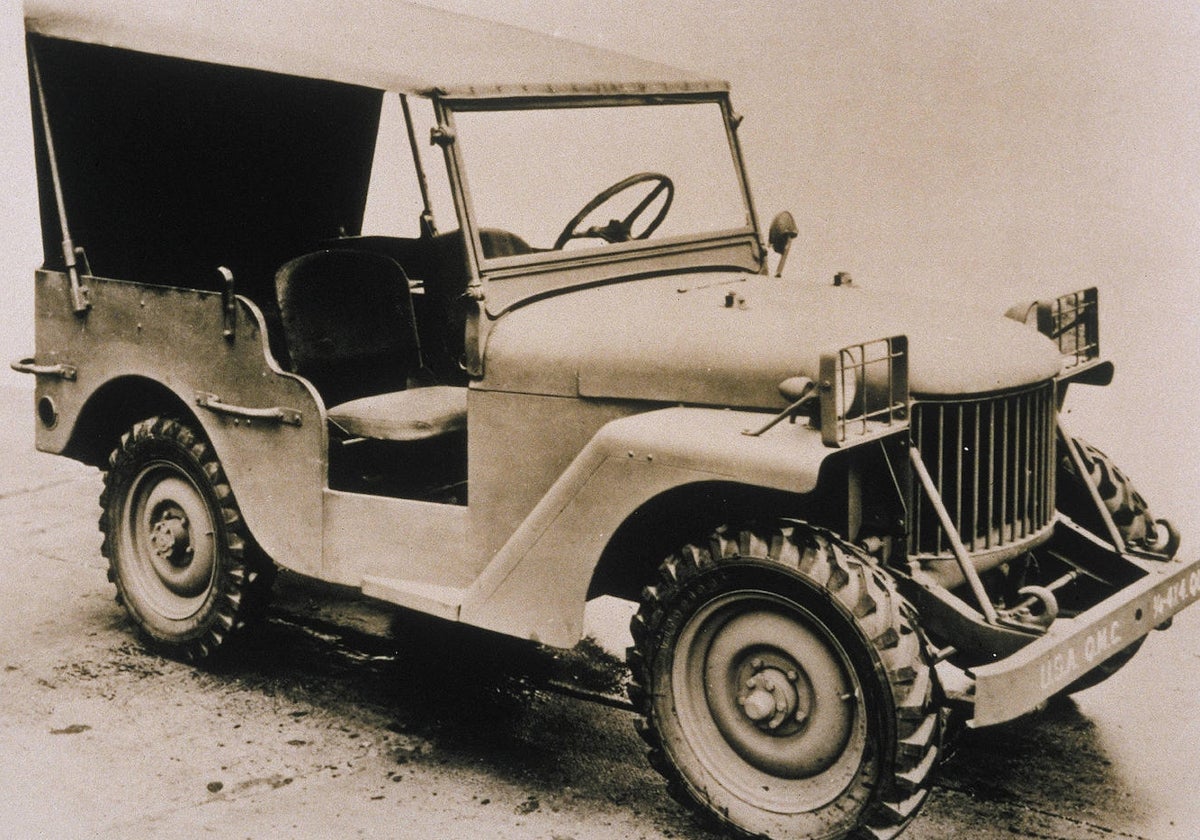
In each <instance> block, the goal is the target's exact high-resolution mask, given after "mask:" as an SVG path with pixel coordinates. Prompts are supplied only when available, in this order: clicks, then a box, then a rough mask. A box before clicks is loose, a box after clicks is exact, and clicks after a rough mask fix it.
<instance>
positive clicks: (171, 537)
mask: <svg viewBox="0 0 1200 840" xmlns="http://www.w3.org/2000/svg"><path fill="white" fill-rule="evenodd" d="M150 548H151V550H152V551H153V552H154V554H155V556H156V557H158V559H159V560H162V561H163V562H166V563H170V564H171V565H172V566H186V565H187V564H188V563H190V562H191V560H192V555H193V553H194V551H193V549H192V538H191V533H190V531H189V529H188V520H187V517H186V516H185V515H184V514H183V511H180V510H167V511H165V512H164V513H163V514H162V518H160V519H159V520H158V521H157V522H155V523H154V524H153V525H152V526H151V528H150Z"/></svg>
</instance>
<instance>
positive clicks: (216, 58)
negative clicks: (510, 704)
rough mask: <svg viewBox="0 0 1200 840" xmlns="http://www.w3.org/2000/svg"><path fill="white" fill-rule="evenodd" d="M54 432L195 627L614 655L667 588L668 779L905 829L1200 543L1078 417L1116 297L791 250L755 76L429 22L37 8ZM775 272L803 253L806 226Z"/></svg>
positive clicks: (1091, 666)
mask: <svg viewBox="0 0 1200 840" xmlns="http://www.w3.org/2000/svg"><path fill="white" fill-rule="evenodd" d="M26 28H27V33H28V35H27V38H28V54H29V69H30V87H31V93H32V102H33V115H34V120H33V130H34V137H35V149H36V161H37V174H38V183H39V194H40V215H41V222H42V231H43V240H44V243H43V244H44V264H43V266H42V268H41V269H40V270H38V271H37V272H36V275H35V278H34V283H35V286H36V319H37V323H36V348H35V353H34V354H33V355H32V356H30V357H28V358H25V359H21V360H18V361H16V362H14V363H13V367H14V368H15V369H17V370H20V371H24V372H27V373H30V374H33V375H35V376H36V380H37V384H36V394H35V405H34V407H35V417H34V420H33V422H34V423H35V426H36V441H37V446H38V448H39V449H41V450H43V451H46V452H53V453H58V454H61V455H64V456H66V457H69V458H74V459H76V460H79V461H82V462H84V463H86V464H91V465H95V466H96V467H98V468H99V469H100V470H102V471H103V474H104V489H103V494H102V496H101V498H100V504H101V507H102V517H101V520H100V528H101V530H102V532H103V553H104V555H105V557H106V558H107V559H108V562H109V566H110V577H111V579H112V581H113V582H114V583H115V585H116V589H117V593H118V598H119V599H120V601H121V602H122V603H123V604H124V606H125V608H126V610H127V611H128V613H129V615H130V616H131V618H132V619H133V621H134V622H135V623H136V625H137V627H138V628H140V631H141V632H142V633H143V634H144V636H145V638H147V639H148V640H149V641H150V642H151V643H153V644H154V645H155V646H157V647H158V648H159V649H161V650H164V651H166V652H167V653H170V654H173V655H177V656H182V657H187V658H192V659H196V660H204V659H206V658H209V657H213V656H216V655H218V654H219V653H220V652H221V651H222V649H224V648H225V647H226V646H227V645H229V644H230V643H231V642H234V641H236V639H237V638H238V635H239V632H241V631H243V630H244V628H246V627H247V626H248V625H250V624H252V621H251V620H252V619H253V618H254V617H255V616H256V615H260V614H261V613H262V610H263V607H264V604H265V602H266V599H267V597H268V594H269V590H270V587H271V581H272V577H273V570H274V569H276V568H277V567H282V568H285V569H288V570H290V571H291V572H294V573H297V574H299V575H303V576H306V577H308V578H312V579H316V580H320V581H326V582H331V583H334V584H339V585H343V586H346V587H352V588H353V589H354V590H357V591H361V593H362V594H363V595H365V596H368V597H370V598H372V599H377V600H378V601H380V602H386V603H388V604H392V605H396V606H397V607H399V608H404V609H407V610H411V611H418V612H421V613H426V614H429V615H432V616H436V617H438V618H440V619H444V620H446V621H448V622H461V623H463V624H466V625H471V626H474V627H478V628H483V629H485V630H487V631H494V632H495V633H499V634H506V635H508V636H513V637H518V638H521V639H527V640H533V641H536V642H539V643H541V644H544V645H550V646H558V647H570V646H572V645H574V644H576V643H577V642H578V641H579V640H580V638H581V636H582V634H583V632H584V631H583V618H584V611H585V605H586V604H587V603H588V602H589V601H591V600H593V599H597V598H600V597H601V596H613V597H617V598H622V599H627V600H630V601H633V602H636V603H637V604H638V605H639V606H638V608H637V612H636V614H635V615H634V617H633V620H632V626H631V628H630V630H631V635H632V638H633V645H632V647H631V648H630V649H629V654H628V663H629V666H630V668H631V671H632V674H633V683H632V685H631V686H630V689H629V696H630V700H631V702H632V704H633V705H634V706H635V707H636V709H637V711H638V712H639V714H640V719H641V725H640V731H641V732H642V733H643V735H644V736H645V738H646V740H647V741H648V743H649V745H650V758H651V761H652V763H653V764H654V766H655V767H656V768H657V769H658V770H660V771H661V772H662V773H663V774H664V775H665V776H666V777H667V780H668V783H669V784H668V786H669V789H670V790H671V792H672V793H673V794H674V795H675V796H676V797H678V798H679V799H680V800H681V801H683V802H685V803H687V804H689V805H692V806H694V807H696V808H698V809H699V810H700V811H701V812H702V813H705V814H707V815H708V816H709V817H710V818H711V819H712V820H713V821H715V822H716V823H717V824H719V825H721V826H723V827H725V828H726V829H727V830H728V831H730V832H731V833H733V834H737V835H741V836H754V837H760V836H766V837H776V838H841V837H849V836H856V837H876V838H884V837H893V836H895V835H897V834H898V833H899V832H901V831H902V830H903V828H904V827H905V826H906V825H908V823H909V822H910V821H911V820H912V819H913V818H914V816H915V815H916V813H917V812H918V810H919V808H920V806H921V805H922V803H923V802H924V800H925V799H926V797H927V794H928V792H929V789H930V783H931V778H932V774H933V772H934V769H935V767H936V765H937V762H938V759H939V756H940V755H941V754H942V749H943V738H944V732H945V731H946V726H947V719H948V718H949V717H950V712H957V713H959V714H961V716H962V719H963V720H965V721H966V722H967V723H968V724H969V725H971V726H986V725H990V724H995V723H999V722H1002V721H1006V720H1011V719H1013V718H1015V717H1017V716H1019V715H1021V714H1023V713H1025V712H1028V711H1029V710H1031V709H1034V708H1035V707H1037V706H1038V705H1039V704H1041V703H1043V702H1044V701H1046V700H1047V698H1050V697H1052V696H1054V695H1056V694H1061V693H1063V692H1071V691H1076V690H1079V689H1080V688H1083V687H1086V686H1088V685H1093V684H1095V683H1097V682H1099V681H1100V680H1102V679H1104V678H1106V677H1107V676H1109V675H1110V674H1112V673H1113V672H1114V671H1116V669H1117V668H1119V667H1120V666H1121V665H1122V664H1123V663H1124V662H1126V661H1127V660H1128V659H1129V658H1130V657H1131V656H1133V655H1134V653H1135V652H1136V651H1137V649H1138V647H1139V646H1140V645H1141V644H1142V641H1143V639H1144V638H1145V637H1146V635H1147V634H1148V633H1149V632H1150V631H1151V630H1152V629H1154V628H1161V627H1165V626H1166V625H1167V624H1169V622H1170V620H1171V617H1172V615H1173V614H1174V613H1176V612H1177V611H1179V610H1180V609H1183V608H1184V607H1185V606H1187V605H1189V604H1190V603H1192V602H1193V601H1195V600H1196V598H1197V597H1200V566H1197V565H1196V564H1195V563H1194V562H1186V563H1185V562H1183V561H1181V560H1180V559H1178V558H1177V557H1176V556H1175V555H1176V550H1177V548H1178V545H1179V538H1178V535H1177V534H1176V533H1175V530H1174V528H1172V527H1171V525H1170V524H1169V523H1167V522H1165V521H1163V520H1159V519H1155V518H1154V516H1153V515H1151V514H1150V513H1149V511H1148V509H1147V506H1146V503H1145V502H1144V500H1143V499H1142V498H1141V497H1140V496H1139V495H1138V494H1137V493H1136V491H1135V490H1134V489H1133V487H1132V485H1130V483H1129V481H1128V479H1126V478H1125V476H1124V475H1123V474H1122V473H1121V472H1120V471H1119V470H1117V469H1116V467H1115V466H1113V465H1112V463H1111V462H1110V461H1109V460H1108V459H1107V458H1106V457H1105V456H1104V455H1103V454H1102V453H1100V452H1099V451H1098V450H1096V449H1094V448H1093V447H1091V446H1089V445H1087V444H1085V443H1084V442H1082V441H1080V440H1078V439H1076V438H1074V437H1073V436H1072V435H1071V434H1070V433H1069V432H1068V431H1067V430H1065V429H1064V428H1063V426H1062V424H1061V423H1060V420H1059V413H1060V409H1061V407H1062V405H1063V401H1064V399H1065V397H1066V394H1067V391H1068V388H1069V386H1070V385H1072V384H1075V383H1079V384H1088V385H1104V384H1107V383H1108V382H1109V380H1110V379H1111V376H1112V373H1113V366H1112V364H1111V363H1110V362H1108V361H1106V360H1104V359H1103V358H1102V357H1101V355H1100V345H1099V302H1098V299H1097V295H1096V292H1095V290H1094V289H1085V290H1078V291H1069V290H1067V291H1066V293H1063V292H1064V290H1050V291H1049V292H1048V294H1047V296H1046V298H1045V299H1043V300H1038V301H1025V302H1018V301H1014V305H1013V307H1012V308H1011V309H1010V310H1009V311H1008V312H1007V313H1003V312H976V311H973V310H971V309H969V308H964V307H963V306H961V305H958V306H955V307H953V311H951V310H950V309H949V308H938V307H931V306H930V305H929V304H928V303H927V302H926V301H923V300H916V299H913V300H908V299H900V298H897V297H896V296H884V295H880V294H878V293H872V292H870V291H869V290H867V289H865V288H861V287H859V286H858V285H856V284H854V283H853V282H852V281H850V280H849V278H847V277H845V276H839V277H837V278H835V280H834V282H833V283H831V284H821V285H818V284H815V283H812V282H798V281H795V280H792V279H788V278H785V277H783V276H782V274H783V271H782V269H783V263H784V262H785V260H786V257H787V255H788V252H789V248H790V246H791V243H792V241H793V238H794V237H795V235H796V226H795V223H794V221H793V220H792V219H791V217H790V216H789V215H787V214H786V213H785V214H780V215H779V216H778V217H776V219H775V221H774V222H773V223H772V224H771V225H769V226H768V227H767V229H766V230H764V229H763V228H762V227H760V222H759V218H758V216H757V214H756V212H755V208H754V204H753V202H752V201H751V195H750V190H749V186H748V184H747V179H746V174H745V169H744V167H743V164H742V156H741V151H740V148H739V144H738V125H739V122H740V120H741V118H740V116H738V115H737V114H736V112H735V111H734V109H733V107H732V105H731V100H730V96H729V91H728V88H727V85H726V84H725V83H723V82H721V81H717V80H712V79H708V78H704V77H702V76H696V75H693V74H690V73H685V72H682V71H679V70H676V69H673V68H670V67H665V66H661V65H658V64H654V63H651V62H647V61H643V60H640V59H634V58H628V57H624V56H620V55H616V54H613V53H609V52H606V51H602V50H598V49H593V48H590V47H585V46H581V45H578V44H573V43H569V42H566V41H563V40H560V39H556V38H550V37H543V36H538V35H535V34H533V33H529V32H526V31H522V30H517V29H511V28H506V27H503V26H498V25H495V24H492V23H484V22H481V21H478V20H474V19H470V18H463V17H459V16H455V15H451V14H447V13H443V12H438V11H434V10H431V9H428V8H424V7H419V6H408V5H405V4H402V3H395V2H382V0H368V2H362V3H356V4H353V5H347V6H346V7H345V8H334V7H332V5H331V4H327V3H310V2H303V3H297V2H288V3H286V4H285V3H283V2H282V0H270V2H261V3H254V4H232V3H221V4H216V5H214V4H200V5H197V4H194V3H193V4H188V3H182V2H162V3H154V4H148V5H144V6H139V5H135V4H118V5H116V6H113V5H112V4H110V3H101V2H99V0H71V2H66V0H30V2H28V3H27V4H26ZM776 255H777V256H776Z"/></svg>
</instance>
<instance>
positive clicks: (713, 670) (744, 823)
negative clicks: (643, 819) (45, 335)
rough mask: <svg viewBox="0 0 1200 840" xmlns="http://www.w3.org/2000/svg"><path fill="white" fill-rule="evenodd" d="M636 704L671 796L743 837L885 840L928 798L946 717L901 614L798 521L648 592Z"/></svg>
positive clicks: (681, 569)
mask: <svg viewBox="0 0 1200 840" xmlns="http://www.w3.org/2000/svg"><path fill="white" fill-rule="evenodd" d="M631 630H632V633H633V638H634V643H635V644H634V647H632V648H630V652H629V660H630V666H631V670H632V671H633V674H634V683H633V685H631V687H630V697H631V699H632V700H633V702H634V705H635V706H637V707H638V709H639V711H640V712H641V714H642V716H643V720H642V722H641V725H640V727H639V731H640V732H641V733H642V735H643V737H644V738H645V739H646V741H647V742H648V743H649V745H650V761H651V764H653V765H654V767H655V768H656V769H657V770H658V771H659V772H660V773H662V774H663V775H664V776H665V777H666V779H667V783H668V788H669V790H670V791H671V793H672V795H673V796H674V797H675V798H676V799H678V800H679V801H681V802H683V803H684V804H685V805H689V806H691V807H694V808H697V809H699V810H700V811H701V812H703V813H705V814H707V815H708V816H709V817H711V818H712V820H713V821H715V822H716V823H717V824H718V825H719V826H721V827H722V828H724V829H725V830H729V831H732V832H733V833H735V834H736V835H738V836H742V837H775V838H789V840H794V839H797V838H809V840H816V839H817V838H822V840H832V838H845V837H851V836H854V837H864V838H891V837H894V836H896V835H897V834H899V833H900V831H902V830H903V829H904V827H905V826H906V825H908V823H909V822H910V821H911V820H912V819H913V817H915V816H916V814H917V811H918V809H919V808H920V807H921V805H922V804H923V803H924V800H925V798H926V797H927V795H928V793H929V786H930V778H931V773H932V770H933V767H934V765H935V764H936V762H937V758H938V755H939V751H940V744H941V732H942V723H943V721H942V716H941V713H940V711H939V710H938V709H937V708H936V706H935V703H934V679H933V673H932V669H931V667H930V665H929V664H928V662H927V661H926V658H925V655H924V649H923V642H922V639H921V636H920V634H919V633H918V631H917V627H916V624H915V621H914V616H913V612H912V609H911V607H909V606H908V604H907V603H906V602H904V601H903V599H902V598H901V597H900V595H899V594H898V593H897V592H896V590H895V587H894V585H893V584H892V583H891V581H890V579H889V578H888V577H887V576H886V575H884V574H883V573H882V572H881V571H879V570H878V569H877V568H876V567H875V565H874V563H873V562H872V561H871V560H870V558H868V557H867V556H866V555H864V554H862V553H860V552H859V551H857V550H856V549H854V548H853V547H852V546H850V545H848V544H846V543H844V542H842V541H841V540H839V539H838V538H837V537H835V536H834V535H833V534H831V533H829V532H826V531H822V530H819V529H816V528H812V527H809V526H807V525H803V524H786V525H784V526H782V527H779V528H774V529H769V530H768V529H758V528H750V529H746V530H742V531H740V532H736V531H732V530H728V529H722V530H719V531H717V532H716V533H715V534H714V535H713V536H712V538H711V540H710V541H709V543H708V544H706V545H695V544H692V545H687V546H684V547H683V548H682V549H680V550H679V551H678V552H676V553H675V554H674V555H672V556H671V557H669V558H668V559H667V560H666V561H665V562H664V563H663V565H662V568H661V573H660V576H659V581H658V583H657V584H656V585H655V586H651V587H647V589H646V590H645V592H644V594H643V601H642V606H641V609H640V610H639V612H638V613H637V615H635V616H634V619H633V622H632V625H631Z"/></svg>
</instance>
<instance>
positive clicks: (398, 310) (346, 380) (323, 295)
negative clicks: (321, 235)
mask: <svg viewBox="0 0 1200 840" xmlns="http://www.w3.org/2000/svg"><path fill="white" fill-rule="evenodd" d="M275 292H276V297H277V298H278V301H279V313H280V318H281V320H282V322H283V333H284V337H285V338H286V340H287V345H288V351H289V355H290V356H291V360H292V370H293V371H294V372H295V373H298V374H300V375H301V376H303V377H304V378H305V379H307V380H309V381H310V382H312V384H313V385H314V386H315V387H316V389H317V391H318V393H320V394H321V397H322V398H323V399H324V400H325V403H326V405H327V406H329V407H328V408H327V410H326V415H327V416H328V418H329V421H330V423H331V424H332V425H334V426H335V427H336V428H338V429H340V430H341V431H342V432H344V433H345V434H346V435H347V436H349V437H353V438H369V439H374V440H386V441H420V440H428V439H432V438H438V437H441V436H443V435H447V434H450V433H452V432H457V431H461V430H463V429H465V428H466V426H467V389H466V388H459V387H451V386H445V385H427V386H424V387H411V386H410V383H415V382H416V381H420V380H421V379H423V378H427V377H425V376H424V374H426V373H427V371H425V369H424V365H423V364H422V360H421V348H420V342H419V340H418V338H417V329H416V320H415V318H414V316H413V305H412V293H411V291H410V289H409V283H408V277H407V276H406V275H405V273H404V269H403V268H401V267H400V264H399V263H397V262H396V261H395V260H393V259H392V258H390V257H388V256H385V255H383V254H379V253H372V252H369V251H351V250H341V249H333V250H324V251H316V252H313V253H311V254H305V255H304V256H301V257H297V258H296V259H294V260H291V261H289V262H287V263H285V264H284V265H283V267H281V268H280V269H279V271H278V272H277V273H276V275H275Z"/></svg>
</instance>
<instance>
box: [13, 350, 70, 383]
mask: <svg viewBox="0 0 1200 840" xmlns="http://www.w3.org/2000/svg"><path fill="white" fill-rule="evenodd" d="M9 367H10V368H12V369H13V370H15V371H16V372H17V373H32V374H33V375H34V376H55V377H58V378H59V379H65V380H67V381H68V382H74V381H75V377H76V375H77V374H78V373H79V371H78V370H77V369H76V367H75V366H74V365H65V364H57V365H39V364H37V363H35V362H34V360H33V356H27V357H26V358H24V359H18V360H17V361H15V362H11V363H10V364H9Z"/></svg>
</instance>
